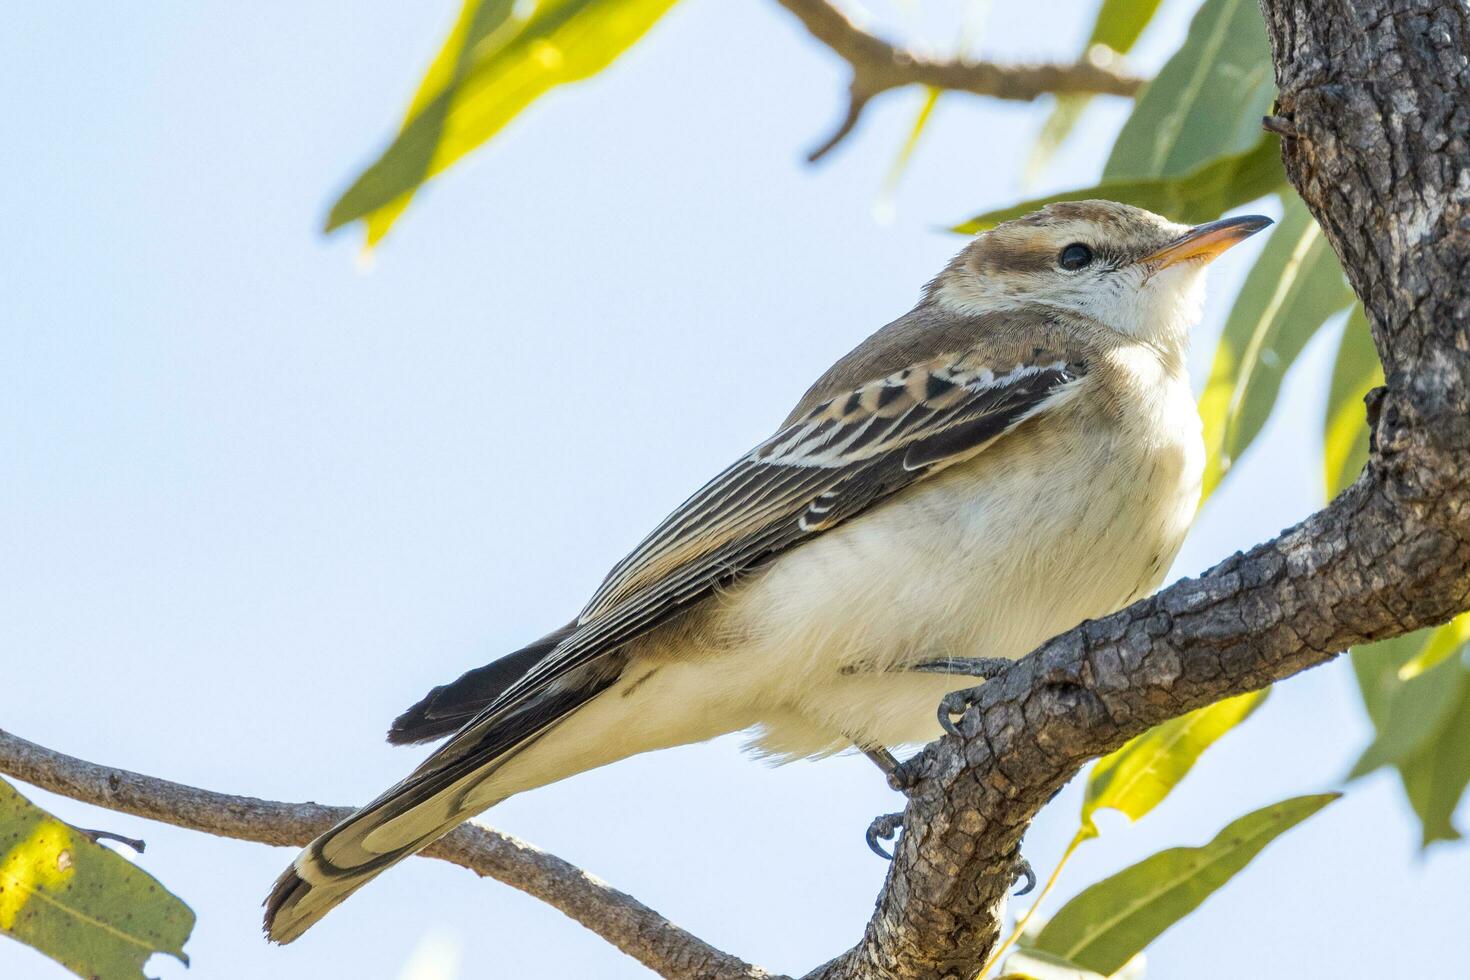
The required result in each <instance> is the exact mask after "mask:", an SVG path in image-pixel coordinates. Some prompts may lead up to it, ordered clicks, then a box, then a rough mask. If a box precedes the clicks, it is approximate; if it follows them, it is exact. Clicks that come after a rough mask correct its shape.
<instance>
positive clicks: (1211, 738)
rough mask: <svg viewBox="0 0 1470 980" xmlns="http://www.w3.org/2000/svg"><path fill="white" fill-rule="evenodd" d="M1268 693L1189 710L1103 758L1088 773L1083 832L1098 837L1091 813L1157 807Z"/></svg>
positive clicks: (1136, 812)
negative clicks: (1205, 753) (1206, 752)
mask: <svg viewBox="0 0 1470 980" xmlns="http://www.w3.org/2000/svg"><path fill="white" fill-rule="evenodd" d="M1266 694H1267V691H1264V690H1262V691H1252V692H1251V693H1249V694H1242V695H1239V696H1237V697H1233V698H1226V699H1225V700H1224V701H1218V702H1216V703H1215V704H1212V705H1209V706H1208V707H1204V708H1200V709H1199V710H1198V711H1191V712H1190V713H1189V714H1187V715H1181V716H1180V717H1178V718H1175V719H1173V720H1172V721H1166V722H1164V724H1162V725H1158V726H1155V727H1154V728H1150V729H1149V730H1148V731H1146V732H1144V733H1143V734H1142V735H1139V736H1138V737H1137V738H1134V739H1132V740H1131V741H1129V742H1128V744H1126V745H1124V746H1123V747H1122V748H1121V749H1119V750H1118V751H1116V752H1114V753H1112V754H1111V755H1108V756H1104V757H1103V758H1101V759H1099V760H1098V761H1097V764H1096V765H1094V766H1093V767H1092V772H1091V773H1090V774H1089V775H1088V777H1087V791H1086V793H1085V795H1084V796H1083V799H1082V830H1083V833H1084V834H1085V835H1086V836H1089V837H1095V836H1097V825H1096V824H1095V823H1094V822H1093V817H1094V816H1095V815H1096V814H1097V811H1099V810H1103V809H1111V810H1118V811H1120V812H1121V813H1124V814H1126V815H1127V817H1128V819H1129V820H1133V821H1137V820H1138V819H1139V818H1140V817H1142V816H1143V815H1144V814H1146V813H1148V811H1150V810H1152V809H1153V808H1154V807H1156V806H1158V805H1159V803H1160V802H1161V801H1162V800H1163V799H1164V797H1166V796H1168V795H1169V792H1170V791H1171V790H1172V789H1173V788H1174V787H1175V786H1177V785H1178V784H1179V781H1180V780H1182V779H1183V778H1184V777H1185V776H1187V775H1189V770H1190V769H1192V768H1193V767H1194V764H1195V762H1196V761H1197V760H1198V759H1199V757H1200V756H1201V755H1202V754H1204V751H1205V749H1207V748H1209V747H1210V746H1211V745H1213V744H1214V743H1215V740H1216V739H1218V738H1219V737H1220V736H1221V735H1224V734H1225V733H1226V732H1228V731H1230V729H1232V728H1234V727H1235V726H1236V725H1238V724H1240V723H1241V722H1242V721H1244V720H1245V719H1247V718H1249V717H1250V715H1251V712H1253V711H1255V710H1256V708H1258V707H1260V705H1261V702H1263V701H1265V700H1266Z"/></svg>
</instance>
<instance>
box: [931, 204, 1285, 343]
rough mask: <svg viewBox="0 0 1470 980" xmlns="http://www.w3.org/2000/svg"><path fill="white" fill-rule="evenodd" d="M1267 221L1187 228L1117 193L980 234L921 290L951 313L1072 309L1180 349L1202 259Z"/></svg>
mask: <svg viewBox="0 0 1470 980" xmlns="http://www.w3.org/2000/svg"><path fill="white" fill-rule="evenodd" d="M1270 223H1271V220H1270V219H1269V218H1263V217H1260V216H1257V215H1245V216H1242V217H1237V218H1225V219H1222V220H1220V221H1212V222H1210V223H1209V224H1203V225H1197V226H1195V227H1193V228H1191V227H1188V226H1187V225H1180V224H1175V223H1174V222H1172V221H1169V220H1168V219H1166V218H1161V217H1159V216H1158V215H1156V214H1154V213H1153V212H1151V211H1145V210H1143V209H1142V208H1135V207H1132V206H1130V205H1127V204H1117V203H1115V202H1113V201H1068V202H1065V203H1058V204H1051V205H1048V206H1047V207H1045V208H1043V209H1041V210H1040V211H1036V212H1033V213H1031V214H1028V215H1026V216H1024V217H1021V218H1016V219H1014V220H1012V221H1007V222H1005V223H1004V224H1002V225H998V226H996V227H995V228H994V229H992V230H990V231H987V232H984V233H983V234H981V235H980V236H979V237H977V238H976V239H975V240H974V241H973V242H971V243H970V244H969V245H968V246H966V247H965V249H964V250H963V251H962V252H960V254H958V255H956V256H955V257H954V260H953V261H951V262H950V264H949V266H948V267H947V268H945V270H944V271H943V272H941V273H940V274H939V275H938V276H937V277H936V278H935V279H934V281H933V282H931V283H930V284H929V290H928V293H927V294H926V296H927V299H928V300H929V301H930V302H932V303H935V304H937V305H939V306H941V307H943V308H946V309H949V310H951V311H953V312H956V313H969V314H977V313H987V312H992V311H1003V310H1021V309H1027V308H1033V309H1037V308H1039V309H1042V310H1046V311H1051V312H1061V313H1070V314H1074V315H1079V316H1082V317H1086V318H1088V319H1090V320H1092V321H1094V322H1096V323H1099V324H1101V325H1102V326H1104V327H1106V328H1108V329H1110V330H1113V331H1116V332H1118V333H1120V334H1124V335H1126V336H1129V337H1132V338H1136V339H1139V340H1143V341H1146V342H1149V343H1152V344H1156V345H1158V346H1161V347H1169V348H1175V349H1178V348H1182V347H1183V345H1184V343H1185V340H1186V337H1187V334H1188V331H1189V328H1190V327H1192V326H1193V325H1194V324H1195V323H1196V322H1197V321H1198V319H1199V316H1200V308H1201V303H1202V301H1203V298H1204V276H1203V275H1202V272H1203V270H1204V267H1205V265H1206V264H1207V263H1208V262H1209V261H1210V260H1211V259H1213V258H1215V257H1216V256H1218V255H1219V254H1220V253H1221V252H1224V251H1225V250H1226V249H1228V248H1230V247H1231V246H1232V245H1234V244H1236V243H1237V242H1240V241H1243V240H1244V239H1246V238H1248V237H1250V236H1251V235H1253V234H1255V233H1256V232H1258V231H1260V230H1261V229H1262V228H1264V227H1266V226H1267V225H1269V224H1270Z"/></svg>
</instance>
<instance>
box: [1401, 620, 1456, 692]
mask: <svg viewBox="0 0 1470 980" xmlns="http://www.w3.org/2000/svg"><path fill="white" fill-rule="evenodd" d="M1467 643H1470V613H1461V614H1460V615H1459V616H1456V617H1455V618H1454V619H1452V620H1450V621H1449V622H1448V623H1445V624H1444V625H1443V626H1441V627H1440V628H1439V629H1437V630H1435V631H1434V633H1433V635H1431V636H1430V637H1429V642H1427V643H1425V644H1424V648H1423V649H1422V650H1420V651H1419V652H1418V653H1416V654H1414V656H1413V657H1412V658H1411V659H1410V660H1409V662H1408V663H1406V664H1404V665H1403V666H1402V667H1400V668H1399V680H1401V681H1410V680H1413V679H1414V678H1416V677H1418V676H1419V675H1420V674H1423V673H1425V672H1426V671H1428V670H1430V669H1431V668H1434V667H1438V666H1439V665H1440V664H1442V663H1444V662H1445V661H1446V660H1448V659H1450V658H1451V657H1453V656H1454V655H1455V654H1457V653H1460V652H1461V651H1463V650H1464V649H1465V645H1466V644H1467Z"/></svg>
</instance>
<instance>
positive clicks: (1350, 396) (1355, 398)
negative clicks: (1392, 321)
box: [1322, 304, 1383, 500]
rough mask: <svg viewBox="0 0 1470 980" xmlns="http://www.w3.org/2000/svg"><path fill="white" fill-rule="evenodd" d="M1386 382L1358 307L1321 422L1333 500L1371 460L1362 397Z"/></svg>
mask: <svg viewBox="0 0 1470 980" xmlns="http://www.w3.org/2000/svg"><path fill="white" fill-rule="evenodd" d="M1381 384H1383V365H1382V364H1381V363H1379V360H1378V351H1377V350H1375V349H1374V347H1373V336H1372V334H1371V333H1370V332H1369V330H1368V317H1367V316H1366V315H1365V314H1364V313H1363V307H1362V306H1361V305H1360V304H1354V306H1353V312H1352V314H1351V315H1349V316H1348V321H1347V324H1346V325H1345V326H1344V327H1343V331H1342V337H1341V339H1339V340H1338V342H1337V357H1336V358H1334V360H1333V362H1332V382H1331V384H1330V385H1329V386H1328V390H1327V414H1326V417H1325V418H1324V419H1323V423H1322V470H1323V475H1324V476H1325V477H1326V482H1327V499H1329V500H1331V499H1332V498H1333V497H1336V496H1337V495H1338V494H1339V493H1342V491H1344V490H1346V489H1347V488H1348V487H1349V486H1351V485H1352V482H1353V481H1354V480H1356V479H1357V478H1358V474H1359V473H1361V472H1362V471H1363V466H1364V464H1365V463H1367V462H1368V413H1367V409H1366V408H1365V407H1364V405H1363V398H1364V397H1365V396H1366V395H1367V394H1368V392H1369V391H1371V390H1372V389H1373V388H1376V387H1377V386H1379V385H1381Z"/></svg>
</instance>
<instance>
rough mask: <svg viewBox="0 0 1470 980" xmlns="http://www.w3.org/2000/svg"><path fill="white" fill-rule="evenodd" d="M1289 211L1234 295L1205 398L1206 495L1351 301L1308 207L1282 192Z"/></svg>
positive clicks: (1202, 402)
mask: <svg viewBox="0 0 1470 980" xmlns="http://www.w3.org/2000/svg"><path fill="white" fill-rule="evenodd" d="M1282 197H1283V205H1284V213H1283V215H1282V218H1281V221H1280V223H1279V224H1278V225H1277V227H1276V228H1275V230H1274V231H1273V232H1272V234H1271V238H1270V240H1269V241H1268V242H1267V243H1266V247H1265V249H1264V250H1263V251H1262V252H1261V257H1260V259H1259V260H1258V261H1257V262H1256V264H1255V265H1254V266H1252V267H1251V270H1250V273H1249V274H1248V275H1247V276H1246V279H1245V285H1244V286H1242V287H1241V290H1240V293H1239V295H1237V296H1236V298H1235V305H1234V306H1233V307H1232V308H1231V310H1230V318H1229V319H1228V320H1226V321H1225V331H1224V333H1222V334H1221V336H1220V343H1219V346H1218V347H1216V348H1215V360H1214V363H1213V364H1212V365H1211V367H1210V379H1209V381H1207V382H1206V383H1205V390H1204V393H1203V394H1202V395H1200V400H1199V413H1200V418H1201V419H1202V420H1203V421H1204V426H1205V451H1206V453H1207V458H1206V463H1205V477H1204V488H1203V496H1204V497H1206V498H1207V497H1209V495H1210V494H1211V493H1212V492H1213V491H1214V490H1215V488H1216V487H1217V486H1218V485H1219V483H1220V480H1221V479H1222V478H1223V477H1224V475H1225V474H1226V473H1227V472H1229V470H1230V467H1231V465H1232V464H1233V463H1234V462H1235V461H1236V460H1238V459H1239V458H1240V456H1241V454H1242V453H1244V452H1245V450H1246V447H1248V446H1249V445H1250V444H1251V441H1252V440H1253V439H1255V437H1256V436H1257V435H1258V434H1259V433H1260V431H1261V427H1262V426H1263V425H1265V424H1266V419H1267V418H1268V417H1269V416H1270V414H1271V409H1272V408H1273V407H1275V405H1276V395H1277V394H1278V393H1279V392H1280V390H1281V379H1282V377H1283V376H1284V375H1285V374H1286V370H1287V368H1289V367H1291V365H1292V362H1293V361H1295V360H1296V358H1297V355H1298V354H1300V353H1301V351H1302V348H1303V347H1304V346H1306V343H1307V341H1308V340H1310V339H1311V338H1312V335H1313V334H1314V333H1316V332H1317V330H1318V328H1320V327H1321V326H1322V324H1323V322H1324V321H1326V320H1327V318H1328V317H1330V316H1332V315H1333V314H1334V313H1336V312H1338V311H1339V310H1342V309H1343V308H1345V307H1346V306H1347V305H1348V304H1349V303H1350V302H1352V298H1353V294H1352V291H1351V290H1350V289H1348V285H1347V281H1346V280H1345V279H1344V278H1343V275H1342V268H1341V267H1340V266H1339V265H1338V263H1337V256H1336V255H1335V254H1334V253H1333V251H1332V247H1331V246H1330V245H1328V244H1327V239H1326V238H1324V237H1323V236H1322V231H1321V229H1319V228H1318V227H1317V222H1316V221H1314V220H1313V219H1312V215H1311V214H1310V213H1309V212H1308V211H1307V208H1306V205H1304V204H1303V203H1302V202H1301V199H1300V198H1298V197H1297V196H1296V195H1295V194H1293V193H1287V194H1283V195H1282Z"/></svg>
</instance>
